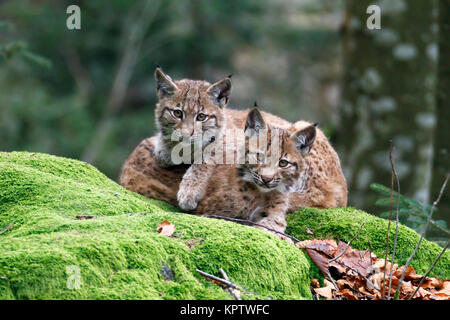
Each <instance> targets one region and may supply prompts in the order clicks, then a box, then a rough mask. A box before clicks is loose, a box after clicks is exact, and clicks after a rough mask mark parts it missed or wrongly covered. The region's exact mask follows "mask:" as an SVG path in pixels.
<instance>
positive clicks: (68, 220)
mask: <svg viewBox="0 0 450 320" xmlns="http://www.w3.org/2000/svg"><path fill="white" fill-rule="evenodd" d="M79 215H88V216H95V218H94V219H88V220H78V219H77V218H76V217H77V216H79ZM166 219H167V220H169V221H170V222H171V223H173V224H175V226H176V230H175V233H174V235H173V236H172V237H167V236H163V235H161V234H159V233H157V232H156V228H157V226H158V225H159V223H161V222H162V221H164V220H166ZM11 223H13V226H12V228H11V229H10V230H8V231H6V232H4V233H3V234H0V299H231V298H232V297H231V296H230V295H229V293H227V292H226V291H224V290H223V289H222V288H221V287H219V286H218V285H216V284H214V283H212V282H211V281H209V280H206V279H205V278H203V277H202V276H201V275H199V274H198V273H197V272H196V271H195V270H196V268H198V269H201V270H203V271H205V272H208V273H211V274H215V275H219V273H218V270H219V268H223V269H224V270H225V271H226V272H227V274H228V276H229V277H230V279H231V280H232V281H233V282H235V283H237V284H239V285H241V286H242V287H243V288H245V289H246V293H245V294H244V298H247V299H249V298H250V299H271V298H273V299H309V298H311V293H310V289H309V278H308V270H309V264H308V261H307V259H306V258H305V255H304V254H303V252H302V251H301V250H298V249H296V248H295V247H293V246H291V245H290V244H288V243H287V242H286V241H281V240H279V239H277V238H276V237H274V236H272V235H270V234H268V233H266V232H264V231H261V230H258V229H255V228H251V227H247V226H242V225H237V224H235V223H231V222H226V221H221V220H213V219H208V218H201V217H196V216H193V215H188V214H183V213H179V212H177V209H176V208H174V207H172V206H170V205H168V204H166V203H163V202H160V201H156V200H152V199H147V198H145V197H142V196H140V195H137V194H135V193H132V192H130V191H127V190H125V189H124V188H122V187H120V186H119V185H118V184H116V183H115V182H113V181H111V180H109V179H108V178H107V177H105V176H104V175H103V174H101V173H100V172H99V171H98V170H97V169H95V168H94V167H92V166H90V165H88V164H86V163H83V162H80V161H75V160H70V159H65V158H60V157H54V156H49V155H44V154H37V153H21V152H13V153H0V231H1V230H5V227H7V226H9V225H11ZM78 271H79V273H78ZM78 274H79V275H80V277H78ZM77 279H80V280H81V282H77V281H76V280H77ZM78 284H79V285H80V286H79V289H78V288H77V285H78Z"/></svg>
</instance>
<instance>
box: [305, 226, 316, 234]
mask: <svg viewBox="0 0 450 320" xmlns="http://www.w3.org/2000/svg"><path fill="white" fill-rule="evenodd" d="M306 233H307V234H310V235H313V234H314V232H312V231H311V230H310V229H309V228H306Z"/></svg>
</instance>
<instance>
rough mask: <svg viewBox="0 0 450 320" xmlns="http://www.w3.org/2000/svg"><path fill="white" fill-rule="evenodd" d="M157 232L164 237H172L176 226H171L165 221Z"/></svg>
mask: <svg viewBox="0 0 450 320" xmlns="http://www.w3.org/2000/svg"><path fill="white" fill-rule="evenodd" d="M156 231H158V232H159V233H160V234H162V235H163V236H168V237H170V236H171V235H172V234H173V233H174V232H175V225H174V224H171V223H170V222H169V221H167V220H164V221H163V222H161V223H160V224H159V226H158V227H157V228H156Z"/></svg>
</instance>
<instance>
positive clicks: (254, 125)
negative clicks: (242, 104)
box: [245, 107, 266, 133]
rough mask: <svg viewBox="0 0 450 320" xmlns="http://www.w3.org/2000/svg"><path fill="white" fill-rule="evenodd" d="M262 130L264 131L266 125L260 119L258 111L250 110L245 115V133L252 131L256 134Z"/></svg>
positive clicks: (261, 118) (256, 109)
mask: <svg viewBox="0 0 450 320" xmlns="http://www.w3.org/2000/svg"><path fill="white" fill-rule="evenodd" d="M263 129H266V123H265V121H264V119H263V117H262V114H261V112H259V109H258V108H257V107H255V108H253V109H252V110H250V111H249V113H248V115H247V121H246V122H245V131H247V130H253V131H256V133H258V132H259V130H263Z"/></svg>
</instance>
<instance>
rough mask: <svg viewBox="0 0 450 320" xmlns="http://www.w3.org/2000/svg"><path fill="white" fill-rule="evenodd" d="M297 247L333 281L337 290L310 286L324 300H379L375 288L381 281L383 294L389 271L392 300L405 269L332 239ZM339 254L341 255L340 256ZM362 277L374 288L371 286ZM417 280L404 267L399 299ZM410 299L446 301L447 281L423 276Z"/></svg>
mask: <svg viewBox="0 0 450 320" xmlns="http://www.w3.org/2000/svg"><path fill="white" fill-rule="evenodd" d="M297 247H298V248H301V249H306V252H307V253H308V255H309V256H310V258H311V259H312V260H313V262H314V263H315V264H316V265H317V266H318V267H319V269H320V270H321V271H322V273H323V274H324V275H326V276H329V274H331V275H332V276H333V278H335V279H336V286H337V288H335V287H334V286H333V285H332V283H330V282H329V281H327V280H325V281H326V286H325V287H323V288H318V287H317V286H318V285H317V283H316V282H314V283H312V287H313V288H314V291H315V292H316V293H317V294H319V295H320V296H322V297H325V298H326V299H328V300H331V299H333V298H334V299H340V298H342V297H344V298H346V299H351V300H361V299H371V300H380V299H382V294H381V291H379V290H378V289H376V287H378V288H381V289H383V288H382V287H383V281H384V288H385V294H386V295H387V291H388V287H389V281H390V274H391V269H392V279H391V281H390V284H391V290H390V296H391V298H392V297H393V296H394V295H395V292H396V290H397V288H398V285H399V282H400V278H401V275H402V273H403V271H404V270H405V266H400V267H399V266H398V265H397V264H391V263H390V262H389V261H385V259H381V258H377V256H376V255H375V254H373V253H372V254H370V252H369V251H368V250H365V251H360V250H356V249H353V248H351V247H348V248H347V244H346V243H345V242H342V241H341V242H339V244H337V243H336V242H335V241H333V240H308V241H301V242H298V243H297ZM344 250H345V252H344ZM341 254H342V256H340V255H341ZM337 256H340V257H339V258H338V259H337V260H336V261H332V262H330V260H331V259H332V258H333V257H337ZM341 263H342V264H341ZM385 264H386V266H385ZM344 265H345V266H344ZM385 269H386V270H385ZM366 278H368V279H369V281H370V282H371V283H373V284H374V285H375V286H376V287H374V286H372V285H371V284H370V282H369V281H367V280H366ZM421 279H422V276H421V275H418V274H416V271H415V270H414V268H413V267H411V266H408V267H407V268H406V271H405V277H404V280H403V282H402V284H401V288H400V290H399V291H400V299H409V298H410V297H411V295H412V294H413V292H414V291H415V290H416V289H417V285H418V283H419V281H420V280H421ZM413 299H417V300H450V280H439V279H437V278H428V277H427V278H426V279H425V281H424V283H423V284H422V285H421V288H419V289H418V291H417V293H416V295H415V296H414V298H413Z"/></svg>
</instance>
